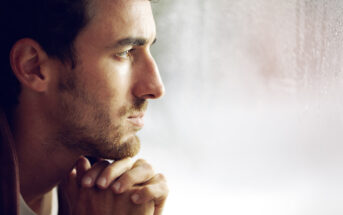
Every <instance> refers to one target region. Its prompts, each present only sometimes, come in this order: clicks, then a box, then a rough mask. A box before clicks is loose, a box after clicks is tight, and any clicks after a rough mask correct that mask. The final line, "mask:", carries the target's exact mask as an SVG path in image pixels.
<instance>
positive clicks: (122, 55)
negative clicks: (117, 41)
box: [116, 49, 134, 59]
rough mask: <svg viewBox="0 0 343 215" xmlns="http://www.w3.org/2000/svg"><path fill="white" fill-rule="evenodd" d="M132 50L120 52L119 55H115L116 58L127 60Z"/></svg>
mask: <svg viewBox="0 0 343 215" xmlns="http://www.w3.org/2000/svg"><path fill="white" fill-rule="evenodd" d="M133 50H134V49H129V50H125V51H123V52H120V53H117V54H116V56H117V57H120V58H124V59H125V58H128V57H130V55H131V52H132V51H133Z"/></svg>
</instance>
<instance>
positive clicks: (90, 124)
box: [0, 0, 168, 215]
mask: <svg viewBox="0 0 343 215" xmlns="http://www.w3.org/2000/svg"><path fill="white" fill-rule="evenodd" d="M0 16H1V17H0V19H1V21H0V22H1V30H2V36H1V47H0V52H1V71H0V74H1V75H0V77H1V82H0V85H1V86H0V87H1V89H0V91H1V94H0V100H1V109H2V110H1V114H0V117H1V120H0V123H1V126H0V128H1V132H0V134H1V137H0V139H1V145H0V147H1V152H0V153H1V158H0V159H1V171H0V174H1V175H0V180H1V181H0V182H1V184H0V185H1V189H2V192H1V197H0V206H1V207H0V210H1V211H0V214H19V210H20V211H21V213H22V214H34V213H36V214H53V213H54V212H53V210H54V207H56V205H54V203H52V199H53V196H54V194H53V192H54V188H55V187H56V186H57V185H59V188H60V192H59V195H58V196H59V214H78V215H82V214H156V215H157V214H161V212H162V208H163V205H164V202H165V199H166V196H167V193H168V191H167V186H166V182H165V179H164V177H163V175H161V174H154V172H153V170H152V168H151V166H150V165H149V164H148V163H147V162H145V161H144V160H138V161H136V162H132V161H131V159H130V157H132V156H134V155H136V154H137V153H138V151H139V147H140V142H139V139H138V137H137V136H136V132H137V131H138V130H140V129H141V128H142V127H143V116H144V113H145V110H146V108H147V100H148V99H156V98H159V97H161V96H162V95H163V93H164V87H163V84H162V81H161V79H160V76H159V72H158V69H157V66H156V64H155V61H154V59H153V58H152V56H151V54H150V46H151V45H152V44H153V43H154V42H155V38H156V30H155V23H154V19H153V16H152V12H151V5H150V2H149V1H148V0H49V1H47V0H34V1H27V0H26V1H25V0H6V1H5V2H4V3H2V5H1V11H0ZM86 156H87V157H93V158H94V157H95V158H97V160H98V162H96V163H95V164H93V165H91V164H90V162H89V161H88V159H87V158H86ZM104 159H112V160H115V162H113V163H109V162H108V161H106V160H104ZM19 204H20V206H18V205H19ZM55 212H56V211H55Z"/></svg>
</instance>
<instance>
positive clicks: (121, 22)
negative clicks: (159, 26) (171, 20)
mask: <svg viewBox="0 0 343 215" xmlns="http://www.w3.org/2000/svg"><path fill="white" fill-rule="evenodd" d="M89 6H90V8H89V12H90V17H91V19H90V22H89V23H88V25H87V27H86V30H93V31H95V32H97V37H99V36H100V37H101V36H105V37H116V38H117V37H118V38H120V37H143V38H152V37H155V33H156V29H155V22H154V19H153V15H152V10H151V4H150V1H149V0H92V1H91V3H90V5H89ZM99 39H100V38H99Z"/></svg>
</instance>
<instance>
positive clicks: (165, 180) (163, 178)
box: [156, 173, 167, 182]
mask: <svg viewBox="0 0 343 215" xmlns="http://www.w3.org/2000/svg"><path fill="white" fill-rule="evenodd" d="M156 179H157V180H159V181H163V182H167V179H166V176H165V175H163V174H162V173H158V174H156Z"/></svg>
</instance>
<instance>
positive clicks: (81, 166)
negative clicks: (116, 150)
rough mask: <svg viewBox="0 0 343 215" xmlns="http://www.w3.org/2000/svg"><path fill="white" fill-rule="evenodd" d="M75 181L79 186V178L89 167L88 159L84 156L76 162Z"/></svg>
mask: <svg viewBox="0 0 343 215" xmlns="http://www.w3.org/2000/svg"><path fill="white" fill-rule="evenodd" d="M75 167H76V172H77V175H76V181H77V183H78V184H79V186H81V180H82V178H83V176H84V175H85V174H86V172H87V171H88V170H89V169H90V168H91V164H90V162H89V160H88V159H87V158H86V157H81V158H80V159H79V160H78V161H77V162H76V165H75Z"/></svg>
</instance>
